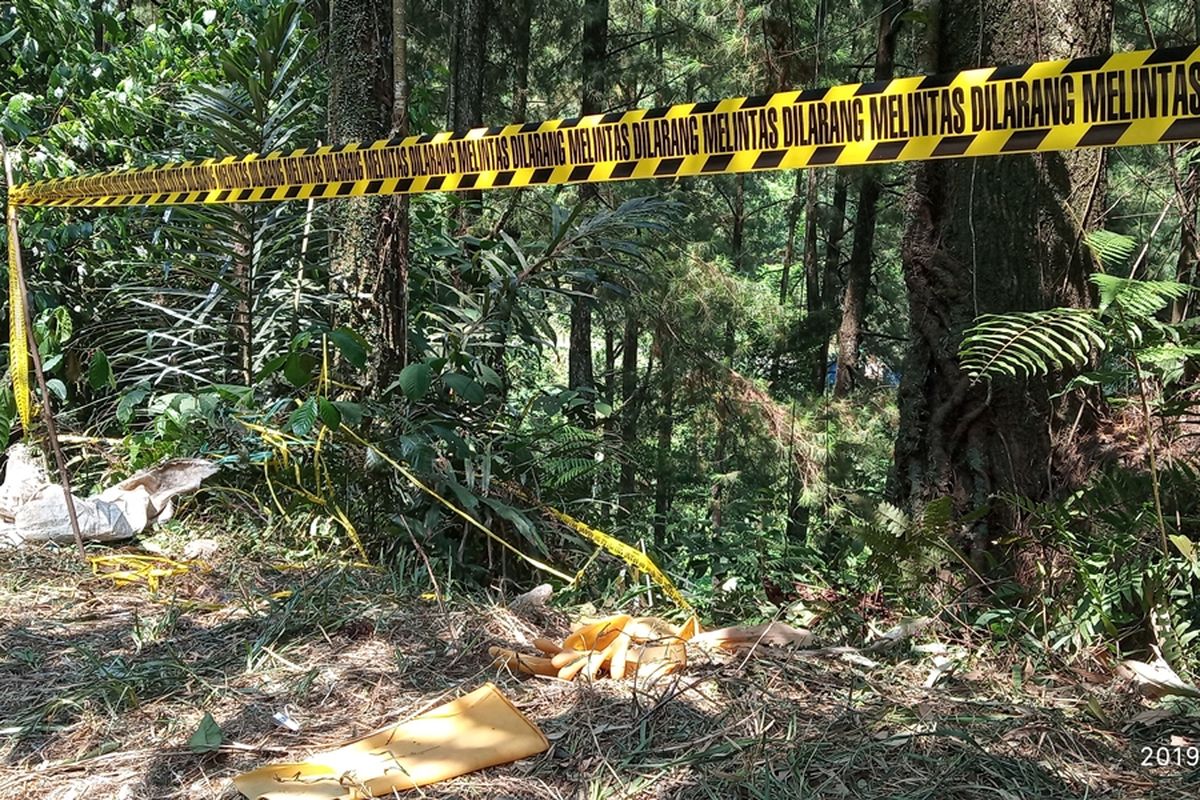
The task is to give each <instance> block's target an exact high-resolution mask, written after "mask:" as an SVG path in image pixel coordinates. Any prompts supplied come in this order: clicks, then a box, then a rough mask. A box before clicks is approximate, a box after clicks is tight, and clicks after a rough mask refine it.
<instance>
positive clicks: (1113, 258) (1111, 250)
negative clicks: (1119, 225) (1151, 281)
mask: <svg viewBox="0 0 1200 800" xmlns="http://www.w3.org/2000/svg"><path fill="white" fill-rule="evenodd" d="M1084 242H1086V243H1087V246H1088V249H1089V250H1091V251H1092V255H1093V256H1095V258H1096V260H1097V261H1099V262H1100V264H1101V265H1102V266H1103V267H1104V268H1105V269H1113V268H1114V267H1117V266H1120V265H1122V264H1127V263H1129V259H1131V258H1133V254H1134V253H1136V252H1137V241H1136V240H1135V239H1132V238H1130V237H1128V236H1126V235H1124V234H1122V233H1117V232H1115V231H1106V230H1098V231H1089V232H1088V233H1087V234H1086V235H1085V236H1084Z"/></svg>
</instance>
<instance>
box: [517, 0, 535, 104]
mask: <svg viewBox="0 0 1200 800" xmlns="http://www.w3.org/2000/svg"><path fill="white" fill-rule="evenodd" d="M513 13H514V14H515V16H516V19H515V20H514V22H513V43H512V65H513V66H512V80H513V86H512V95H513V97H512V101H513V110H512V121H513V122H524V121H525V116H526V114H528V110H529V39H530V31H531V29H532V27H533V0H514V8H513Z"/></svg>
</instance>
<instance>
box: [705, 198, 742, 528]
mask: <svg viewBox="0 0 1200 800" xmlns="http://www.w3.org/2000/svg"><path fill="white" fill-rule="evenodd" d="M730 206H731V207H730V210H731V211H732V221H731V225H730V234H729V255H730V257H731V258H732V259H733V273H734V275H737V276H738V277H742V276H743V275H745V269H746V267H745V260H746V259H745V256H746V244H745V236H746V176H745V175H735V176H734V178H733V202H732V203H731V204H730ZM735 311H736V304H735V303H734V302H731V303H730V308H729V310H728V311H727V312H726V314H725V341H724V343H723V346H722V355H724V357H725V366H727V367H729V368H730V369H731V370H732V369H733V357H734V355H735V353H736V352H737V326H736V324H735V315H734V312H735ZM728 405H729V404H728V403H727V402H724V401H723V400H722V398H721V396H720V395H718V396H717V398H716V409H715V411H716V415H717V446H716V451H715V452H714V453H713V469H714V470H716V471H717V473H718V474H722V473H724V472H725V471H726V470H725V467H726V466H727V465H726V463H725V461H726V459H727V458H728V457H729V439H730V430H729V424H728V422H727V420H726V417H727V416H728V415H729V413H730V410H729V407H728ZM724 493H725V492H724V489H723V488H722V485H721V481H720V480H716V481H714V482H713V485H712V486H711V487H710V489H709V495H710V497H711V498H712V500H711V503H710V506H709V519H710V521H711V523H712V533H713V536H714V537H715V536H716V535H717V534H719V533H720V531H721V518H722V513H723V511H724V508H723V504H724Z"/></svg>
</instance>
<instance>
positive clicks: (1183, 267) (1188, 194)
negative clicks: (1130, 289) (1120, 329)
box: [1171, 3, 1200, 322]
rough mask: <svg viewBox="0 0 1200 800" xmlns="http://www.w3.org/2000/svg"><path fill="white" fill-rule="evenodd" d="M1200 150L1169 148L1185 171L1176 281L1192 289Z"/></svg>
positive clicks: (1179, 316) (1198, 18)
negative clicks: (1180, 156) (1180, 158)
mask: <svg viewBox="0 0 1200 800" xmlns="http://www.w3.org/2000/svg"><path fill="white" fill-rule="evenodd" d="M1194 9H1195V11H1194V16H1193V18H1192V31H1191V36H1190V37H1185V38H1189V39H1190V41H1192V42H1195V41H1196V40H1197V39H1198V38H1200V3H1197V4H1195V5H1194ZM1198 149H1200V146H1198V145H1196V144H1195V143H1192V144H1188V145H1183V146H1182V147H1181V148H1178V150H1177V151H1176V149H1175V148H1172V150H1173V152H1172V153H1171V157H1172V158H1176V157H1178V156H1179V155H1183V156H1184V161H1185V163H1186V164H1187V169H1186V171H1185V172H1184V173H1183V175H1182V176H1180V177H1179V178H1178V179H1177V180H1178V181H1179V185H1178V186H1177V187H1176V191H1178V192H1179V258H1178V259H1176V261H1175V280H1177V281H1179V282H1180V283H1186V284H1187V285H1189V286H1194V285H1195V283H1196V276H1197V272H1198V271H1200V239H1198V234H1197V226H1196V214H1197V211H1198V210H1200V152H1198ZM1194 297H1195V292H1188V294H1187V295H1186V296H1184V297H1181V298H1179V299H1178V300H1176V301H1175V302H1174V304H1173V305H1172V307H1171V321H1172V322H1180V321H1181V320H1184V319H1186V318H1187V317H1188V316H1189V315H1190V313H1191V310H1192V309H1191V305H1192V300H1193V299H1194Z"/></svg>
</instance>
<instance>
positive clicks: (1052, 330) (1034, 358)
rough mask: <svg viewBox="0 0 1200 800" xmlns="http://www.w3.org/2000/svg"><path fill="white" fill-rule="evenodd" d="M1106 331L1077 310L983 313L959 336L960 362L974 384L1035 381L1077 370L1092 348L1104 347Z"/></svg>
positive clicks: (1089, 316)
mask: <svg viewBox="0 0 1200 800" xmlns="http://www.w3.org/2000/svg"><path fill="white" fill-rule="evenodd" d="M1103 333H1104V328H1103V326H1102V325H1101V324H1100V323H1099V321H1098V320H1097V319H1096V317H1095V315H1094V314H1093V313H1092V312H1090V311H1088V310H1086V309H1079V308H1052V309H1049V310H1048V311H1019V312H1015V313H1012V314H985V315H983V316H981V317H979V319H977V320H976V321H975V325H973V326H972V327H971V328H970V330H968V331H967V332H966V335H965V336H964V337H963V343H962V346H961V348H960V349H959V354H958V355H959V359H960V363H961V365H962V368H963V370H964V371H965V372H966V373H967V374H968V375H969V376H971V378H972V379H974V380H980V379H984V378H993V377H997V376H999V375H1009V376H1011V377H1014V378H1018V377H1026V378H1029V377H1034V376H1037V375H1045V374H1048V373H1050V372H1054V371H1057V370H1061V369H1065V368H1067V367H1070V366H1075V367H1081V366H1083V365H1084V364H1086V363H1087V361H1088V356H1089V353H1090V352H1091V350H1092V349H1093V348H1095V349H1097V350H1102V349H1103V348H1104V346H1105V340H1104V336H1103Z"/></svg>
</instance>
